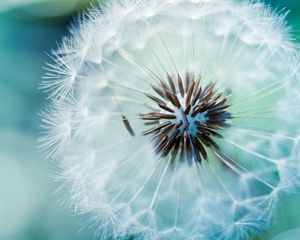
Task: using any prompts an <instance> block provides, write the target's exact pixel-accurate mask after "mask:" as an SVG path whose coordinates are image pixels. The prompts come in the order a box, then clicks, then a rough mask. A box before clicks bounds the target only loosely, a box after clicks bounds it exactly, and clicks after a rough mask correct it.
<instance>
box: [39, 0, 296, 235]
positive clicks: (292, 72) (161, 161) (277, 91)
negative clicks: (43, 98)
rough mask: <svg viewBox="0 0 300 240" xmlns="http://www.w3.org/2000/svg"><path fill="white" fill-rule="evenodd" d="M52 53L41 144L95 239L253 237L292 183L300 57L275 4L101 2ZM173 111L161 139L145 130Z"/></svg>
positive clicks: (155, 132) (191, 0)
mask: <svg viewBox="0 0 300 240" xmlns="http://www.w3.org/2000/svg"><path fill="white" fill-rule="evenodd" d="M52 55H53V57H52V58H53V60H54V62H53V63H51V64H49V65H48V72H47V75H46V76H45V79H44V81H43V82H42V84H41V87H42V88H43V89H45V90H46V91H47V92H48V93H49V104H48V106H47V108H46V110H45V111H44V112H43V114H42V118H43V124H42V129H43V130H42V137H41V139H40V146H41V148H42V149H43V150H45V152H46V155H47V156H48V157H51V158H53V159H55V166H56V167H57V169H58V174H59V176H58V178H59V179H60V180H62V182H63V189H64V190H66V191H67V192H68V194H67V196H68V198H69V200H71V201H69V202H71V203H72V206H73V208H74V211H75V212H76V213H82V214H86V215H87V216H88V219H89V221H88V223H87V225H91V226H92V227H94V228H95V229H96V234H97V236H99V237H100V239H110V238H128V237H131V236H133V237H135V238H136V239H201V240H202V239H220V240H221V239H222V240H223V239H228V240H229V239H250V238H251V237H253V236H257V235H260V234H261V233H262V232H264V231H266V230H267V229H268V227H269V226H270V225H271V224H272V221H271V220H272V218H273V212H274V209H275V208H276V205H277V204H278V202H279V201H280V195H281V193H282V192H290V191H293V190H294V189H295V188H296V187H297V186H298V182H299V157H300V153H299V142H300V127H299V124H298V122H299V117H300V114H299V108H300V105H299V101H300V85H299V84H300V83H299V79H298V76H299V64H298V57H299V55H298V51H297V46H295V44H294V43H293V41H292V40H291V36H290V33H289V28H288V27H286V26H285V15H284V14H283V15H282V14H279V15H278V14H275V13H273V12H272V11H271V10H270V9H269V8H267V7H265V6H264V5H262V4H261V3H257V2H256V3H254V2H252V1H235V0H225V1H224V0H122V1H117V0H116V1H108V3H107V4H106V5H103V6H101V7H97V6H96V7H92V8H91V10H90V11H89V13H88V14H87V15H84V16H83V17H81V18H80V20H79V22H78V24H76V25H75V26H74V27H73V28H72V29H71V36H70V37H66V38H64V39H63V41H62V44H61V45H59V47H58V49H57V50H55V51H53V54H52ZM186 74H187V75H186ZM168 76H169V80H170V79H171V83H168ZM180 77H181V78H182V79H183V80H182V82H184V79H185V80H186V79H189V80H188V81H190V82H188V81H187V82H186V83H184V84H183V85H184V86H183V88H184V89H185V93H184V96H183V95H182V94H181V97H180V91H179V90H180V80H179V79H180ZM191 79H192V80H191ZM200 80H201V82H200ZM193 81H194V83H195V84H196V85H197V84H198V85H197V87H191V82H193ZM162 82H163V83H166V84H170V86H169V85H168V86H164V85H163V83H162ZM169 82H170V81H169ZM210 82H214V85H213V87H212V88H213V89H212V92H213V93H211V94H209V93H208V92H209V90H208V86H210V85H209V84H210ZM172 83H173V84H174V86H173V87H174V89H175V90H171V89H173V88H172ZM201 86H202V91H203V92H204V94H202V95H199V96H198V98H199V99H198V100H197V99H196V98H197V97H196V90H197V89H200V87H201ZM155 88H159V89H160V90H161V91H162V92H163V93H162V94H159V90H155ZM189 89H190V90H191V89H194V92H193V91H192V90H191V94H192V95H191V99H188V100H187V98H188V95H189ZM168 91H169V92H168ZM205 91H206V92H205ZM172 92H173V93H174V96H175V95H176V97H177V98H178V99H179V102H180V104H179V105H181V107H178V108H176V107H175V105H176V104H174V102H172V101H175V100H176V99H175V100H174V98H176V97H174V96H173V95H172V94H173V93H172ZM192 92H193V93H192ZM203 92H202V93H203ZM168 93H171V95H172V96H173V98H172V96H171V97H170V96H169V95H168ZM205 93H207V95H208V96H207V97H205ZM217 93H221V94H222V98H223V100H224V99H225V100H224V103H221V102H220V101H221V99H222V98H221V97H219V100H218V101H219V102H218V101H217V99H215V98H214V97H216V95H214V94H217ZM149 94H150V97H149ZM167 95H168V96H167ZM203 95H204V96H203ZM170 99H171V100H170ZM194 99H195V101H194V105H193V104H192V106H191V109H192V110H191V111H194V112H195V111H196V110H197V109H196V105H197V104H198V105H199V107H198V109H199V112H200V113H198V112H197V111H196V112H195V116H196V117H195V116H193V115H192V112H190V113H189V111H187V110H186V109H187V108H188V102H189V101H190V102H193V100H194ZM214 100H215V101H214ZM213 101H214V102H213ZM161 102H163V103H164V104H165V105H164V104H163V106H162V107H161V106H160V108H159V107H158V103H161ZM225 102H226V103H227V105H225ZM205 104H206V105H205ZM218 104H219V105H218ZM222 104H223V105H222ZM220 106H222V107H221V108H220ZM201 108H202V110H201ZM203 108H205V109H203ZM195 109H196V110H195ZM153 112H154V113H153ZM167 113H169V114H167ZM147 114H148V115H147ZM172 114H173V115H172ZM209 114H211V115H209ZM170 115H172V116H170ZM216 116H217V118H216ZM147 118H150V119H147ZM166 119H169V123H168V122H166V121H167V120H166ZM170 119H171V120H170ZM149 120H150V122H149ZM176 121H179V122H180V121H181V125H180V126H177V128H176V126H173V128H174V132H172V131H171V133H170V132H168V133H167V134H166V135H165V137H166V141H167V143H168V144H169V145H168V144H167V143H166V142H164V143H162V141H163V138H162V135H163V130H164V129H165V128H161V129H156V130H153V128H152V127H153V126H154V128H155V127H157V126H160V125H161V124H166V126H169V125H170V124H175V123H178V122H176ZM197 121H198V123H197ZM199 122H200V123H199ZM149 123H150V124H152V125H151V126H149ZM197 124H198V125H197ZM199 124H200V125H201V124H202V125H201V126H202V127H201V128H199ZM149 128H152V130H153V131H152V132H151V133H150V134H145V131H147V130H149ZM176 129H179V130H178V132H177V133H176V132H175V130H176ZM197 131H198V132H197ZM175 133H176V134H175ZM172 134H174V135H172ZM197 134H198V135H197ZM220 135H221V136H222V137H221V136H220ZM183 136H184V137H183ZM197 136H199V139H198V140H197ZM160 137H161V139H160ZM180 137H181V139H182V141H181V140H180V141H181V142H180V143H179V140H178V145H176V144H175V142H176V141H175V140H177V139H179V138H180ZM208 137H209V139H208ZM156 140H157V141H156ZM158 140H159V141H158ZM171 140H174V142H171V143H170V141H171ZM160 141H161V142H160ZM197 141H198V142H197ZM183 142H184V143H183ZM200 142H201V144H200ZM173 143H174V144H173ZM160 144H161V145H160ZM172 144H173V145H172ZM199 145H201V146H202V148H203V149H204V152H203V151H202V148H201V146H199ZM169 147H170V149H169V150H168V148H169ZM171 147H172V148H171ZM176 149H177V150H178V152H176ZM180 152H182V154H183V155H184V154H186V156H185V157H181V156H180V154H179V153H180ZM205 154H207V157H206V160H205Z"/></svg>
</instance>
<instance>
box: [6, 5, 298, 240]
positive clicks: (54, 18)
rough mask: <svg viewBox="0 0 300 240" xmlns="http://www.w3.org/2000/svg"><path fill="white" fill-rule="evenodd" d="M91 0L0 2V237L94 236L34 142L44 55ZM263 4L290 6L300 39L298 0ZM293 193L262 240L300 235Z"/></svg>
mask: <svg viewBox="0 0 300 240" xmlns="http://www.w3.org/2000/svg"><path fill="white" fill-rule="evenodd" d="M91 2H96V1H91V0H0V240H80V239H82V240H83V239H84V240H89V239H93V234H92V232H91V231H89V229H87V228H83V227H84V226H85V225H84V220H83V219H81V218H80V217H78V216H72V214H71V213H70V212H69V211H68V209H67V208H66V207H65V206H64V207H63V206H60V204H59V200H60V197H59V196H58V195H56V194H55V189H56V187H57V186H56V183H55V182H53V181H52V180H51V175H52V174H53V173H52V170H51V165H50V163H49V162H47V161H46V160H44V159H42V158H41V156H40V154H39V152H38V150H37V147H36V141H37V140H36V139H37V137H38V125H39V116H38V114H37V113H38V111H39V110H40V109H42V106H43V102H44V100H45V94H43V93H42V92H41V91H39V90H38V84H39V82H40V81H41V77H42V76H43V74H44V70H43V66H44V65H45V64H44V63H45V61H47V60H48V57H47V54H46V53H47V52H49V51H50V49H51V48H55V47H56V43H57V42H59V41H60V39H61V38H62V36H64V35H66V34H67V33H68V26H69V24H70V22H71V21H72V18H74V17H75V16H76V14H77V13H78V12H81V11H84V10H86V8H87V7H88V6H89V5H90V4H91ZM265 2H266V3H267V4H270V5H271V6H272V7H273V8H274V9H277V10H281V9H284V8H286V9H289V10H290V14H289V15H288V22H289V24H290V25H292V27H293V34H294V36H295V39H296V41H298V42H299V43H300V1H299V0H265ZM299 196H300V195H295V196H291V197H289V198H286V199H285V200H284V201H283V202H282V204H281V206H280V209H279V210H278V211H279V215H278V216H279V217H278V219H276V224H275V226H276V227H274V229H272V231H271V233H270V234H268V236H266V238H267V239H266V240H268V239H272V240H299V239H300V197H299ZM234 240H235V239H234ZM264 240H265V239H264Z"/></svg>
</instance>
